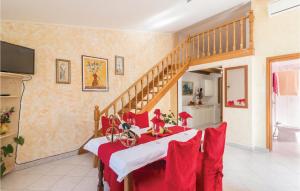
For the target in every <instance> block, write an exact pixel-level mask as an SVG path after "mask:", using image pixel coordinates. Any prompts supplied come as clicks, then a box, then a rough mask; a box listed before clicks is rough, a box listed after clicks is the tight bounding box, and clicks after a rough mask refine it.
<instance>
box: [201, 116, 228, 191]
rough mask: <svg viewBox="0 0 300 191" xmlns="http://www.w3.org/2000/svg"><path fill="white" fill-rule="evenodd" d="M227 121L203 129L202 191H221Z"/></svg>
mask: <svg viewBox="0 0 300 191" xmlns="http://www.w3.org/2000/svg"><path fill="white" fill-rule="evenodd" d="M226 127H227V123H226V122H223V123H222V124H221V125H220V126H219V127H218V128H207V129H205V135H204V145H203V148H204V156H203V184H204V185H203V188H204V191H222V177H223V173H222V171H223V154H224V148H225V138H226Z"/></svg>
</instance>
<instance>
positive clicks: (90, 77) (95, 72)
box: [82, 55, 108, 91]
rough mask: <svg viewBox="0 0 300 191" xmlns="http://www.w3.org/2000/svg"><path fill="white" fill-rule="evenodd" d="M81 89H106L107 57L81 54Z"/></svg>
mask: <svg viewBox="0 0 300 191" xmlns="http://www.w3.org/2000/svg"><path fill="white" fill-rule="evenodd" d="M82 91H108V59H105V58H97V57H92V56H85V55H82Z"/></svg>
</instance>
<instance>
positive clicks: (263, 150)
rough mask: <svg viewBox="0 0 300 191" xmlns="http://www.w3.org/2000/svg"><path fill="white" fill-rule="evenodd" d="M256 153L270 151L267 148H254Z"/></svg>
mask: <svg viewBox="0 0 300 191" xmlns="http://www.w3.org/2000/svg"><path fill="white" fill-rule="evenodd" d="M254 151H258V152H269V149H266V148H262V147H256V146H255V147H254Z"/></svg>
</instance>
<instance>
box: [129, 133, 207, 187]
mask: <svg viewBox="0 0 300 191" xmlns="http://www.w3.org/2000/svg"><path fill="white" fill-rule="evenodd" d="M201 135H202V132H201V131H199V132H198V133H197V135H196V136H195V137H194V138H192V139H191V140H189V141H187V142H178V141H171V142H170V143H169V146H168V154H167V159H166V165H164V161H163V160H160V161H158V162H155V163H152V164H150V165H147V166H146V167H143V168H141V169H139V170H136V171H135V172H134V173H133V182H134V185H133V186H134V191H153V190H160V191H170V190H180V191H195V190H196V173H195V171H196V160H197V154H198V150H199V145H200V139H201ZM183 172H184V173H183Z"/></svg>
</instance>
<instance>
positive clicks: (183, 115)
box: [179, 111, 192, 126]
mask: <svg viewBox="0 0 300 191" xmlns="http://www.w3.org/2000/svg"><path fill="white" fill-rule="evenodd" d="M179 117H180V118H181V119H182V126H187V119H188V118H192V116H191V115H190V114H188V113H187V112H185V111H183V112H181V113H179Z"/></svg>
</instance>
